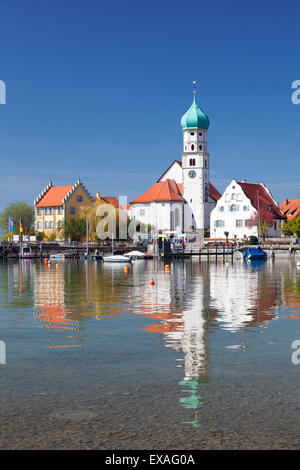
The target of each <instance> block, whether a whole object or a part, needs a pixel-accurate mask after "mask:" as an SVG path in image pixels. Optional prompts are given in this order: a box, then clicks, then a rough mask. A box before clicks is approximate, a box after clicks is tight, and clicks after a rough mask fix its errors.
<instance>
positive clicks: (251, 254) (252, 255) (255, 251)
mask: <svg viewBox="0 0 300 470" xmlns="http://www.w3.org/2000/svg"><path fill="white" fill-rule="evenodd" d="M267 256H268V254H267V253H266V252H265V251H263V250H262V249H261V247H260V246H259V245H258V247H257V248H247V250H246V251H245V253H244V260H252V259H255V260H257V259H261V260H262V259H267Z"/></svg>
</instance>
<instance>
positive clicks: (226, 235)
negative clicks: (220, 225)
mask: <svg viewBox="0 0 300 470" xmlns="http://www.w3.org/2000/svg"><path fill="white" fill-rule="evenodd" d="M224 235H225V237H226V246H227V245H228V235H229V232H224Z"/></svg>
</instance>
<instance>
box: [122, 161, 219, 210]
mask: <svg viewBox="0 0 300 470" xmlns="http://www.w3.org/2000/svg"><path fill="white" fill-rule="evenodd" d="M178 163H180V162H178ZM182 191H183V188H182V183H176V181H175V180H170V179H167V180H165V181H160V182H158V183H155V184H154V185H153V186H151V188H150V189H148V191H146V192H145V193H144V194H142V195H141V196H139V197H138V198H136V199H134V201H131V204H132V203H136V202H152V201H181V202H184V199H183V197H182ZM209 195H210V197H211V198H212V199H214V200H215V201H218V200H219V199H220V197H221V194H220V193H219V191H218V190H217V189H216V188H215V187H214V186H213V185H212V184H211V183H209Z"/></svg>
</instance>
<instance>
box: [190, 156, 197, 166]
mask: <svg viewBox="0 0 300 470" xmlns="http://www.w3.org/2000/svg"><path fill="white" fill-rule="evenodd" d="M195 165H196V159H195V158H190V166H195Z"/></svg>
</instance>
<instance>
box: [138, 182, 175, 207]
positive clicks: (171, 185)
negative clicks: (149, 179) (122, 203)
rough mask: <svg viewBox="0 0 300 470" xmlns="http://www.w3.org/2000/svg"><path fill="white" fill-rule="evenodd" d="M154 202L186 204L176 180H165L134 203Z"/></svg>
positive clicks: (152, 187) (156, 184)
mask: <svg viewBox="0 0 300 470" xmlns="http://www.w3.org/2000/svg"><path fill="white" fill-rule="evenodd" d="M153 201H180V202H184V199H183V197H182V196H181V191H180V189H179V185H177V183H176V182H175V180H169V179H167V180H165V181H161V182H159V183H155V184H154V185H153V186H151V188H150V189H148V191H146V192H145V193H144V194H142V195H141V196H139V197H138V198H136V199H134V201H132V202H131V204H132V203H136V202H153Z"/></svg>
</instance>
